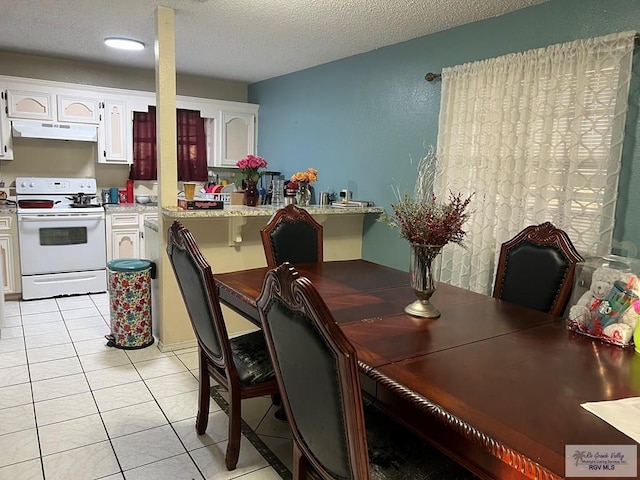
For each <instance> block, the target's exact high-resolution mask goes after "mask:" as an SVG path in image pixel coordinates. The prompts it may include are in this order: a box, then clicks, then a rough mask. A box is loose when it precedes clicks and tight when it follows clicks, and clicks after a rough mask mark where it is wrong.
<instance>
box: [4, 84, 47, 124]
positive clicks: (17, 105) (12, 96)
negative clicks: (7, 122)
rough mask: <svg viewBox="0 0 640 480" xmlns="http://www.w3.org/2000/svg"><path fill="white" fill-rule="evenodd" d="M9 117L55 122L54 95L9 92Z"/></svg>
mask: <svg viewBox="0 0 640 480" xmlns="http://www.w3.org/2000/svg"><path fill="white" fill-rule="evenodd" d="M7 116H8V117H9V118H25V119H31V120H49V121H53V94H52V93H44V92H25V91H18V90H7Z"/></svg>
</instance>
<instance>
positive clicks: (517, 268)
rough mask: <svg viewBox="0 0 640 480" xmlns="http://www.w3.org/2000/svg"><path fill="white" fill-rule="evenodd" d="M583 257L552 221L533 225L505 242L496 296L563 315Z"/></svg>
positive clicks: (495, 291) (499, 266)
mask: <svg viewBox="0 0 640 480" xmlns="http://www.w3.org/2000/svg"><path fill="white" fill-rule="evenodd" d="M582 260H583V258H582V256H581V255H580V254H579V253H578V251H577V250H576V248H575V247H574V246H573V243H571V240H570V239H569V236H568V235H567V234H566V232H564V231H563V230H560V229H559V228H556V227H555V226H554V225H553V224H552V223H550V222H545V223H541V224H540V225H530V226H528V227H527V228H525V229H524V230H522V231H521V232H520V233H518V234H517V235H516V236H515V237H513V238H512V239H511V240H509V241H507V242H505V243H503V244H502V246H501V248H500V259H499V261H498V268H497V270H496V279H495V284H494V287H493V296H494V297H495V298H498V299H501V300H505V301H507V302H512V303H517V304H519V305H523V306H525V307H530V308H533V309H536V310H540V311H543V312H548V313H551V314H553V315H557V316H561V315H562V314H563V312H564V309H565V307H566V305H567V302H568V301H569V296H570V294H571V289H572V288H573V277H574V274H575V269H576V264H577V263H578V262H581V261H582Z"/></svg>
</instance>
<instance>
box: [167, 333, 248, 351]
mask: <svg viewBox="0 0 640 480" xmlns="http://www.w3.org/2000/svg"><path fill="white" fill-rule="evenodd" d="M256 330H260V329H259V328H254V329H252V330H245V331H243V332H237V333H234V334H233V335H231V338H235V337H239V336H241V335H246V334H247V333H252V332H255V331H256ZM156 343H157V344H158V349H159V350H160V351H161V352H163V353H164V352H173V351H174V350H182V349H185V348H192V347H197V346H198V341H197V340H188V341H186V342H177V343H168V344H166V343H162V342H161V341H160V340H158V338H157V337H156Z"/></svg>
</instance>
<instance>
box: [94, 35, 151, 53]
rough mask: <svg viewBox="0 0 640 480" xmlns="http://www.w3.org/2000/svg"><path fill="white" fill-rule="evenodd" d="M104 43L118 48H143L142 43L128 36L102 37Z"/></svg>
mask: <svg viewBox="0 0 640 480" xmlns="http://www.w3.org/2000/svg"><path fill="white" fill-rule="evenodd" d="M104 43H105V45H107V46H108V47H111V48H119V49H120V50H143V49H144V43H142V42H139V41H138V40H131V39H129V38H117V37H107V38H105V39H104Z"/></svg>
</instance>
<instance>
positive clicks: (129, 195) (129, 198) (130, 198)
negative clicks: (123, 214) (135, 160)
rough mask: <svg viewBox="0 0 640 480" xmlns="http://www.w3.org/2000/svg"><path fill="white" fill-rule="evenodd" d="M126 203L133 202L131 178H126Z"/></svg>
mask: <svg viewBox="0 0 640 480" xmlns="http://www.w3.org/2000/svg"><path fill="white" fill-rule="evenodd" d="M127 203H133V180H131V179H128V180H127Z"/></svg>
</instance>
